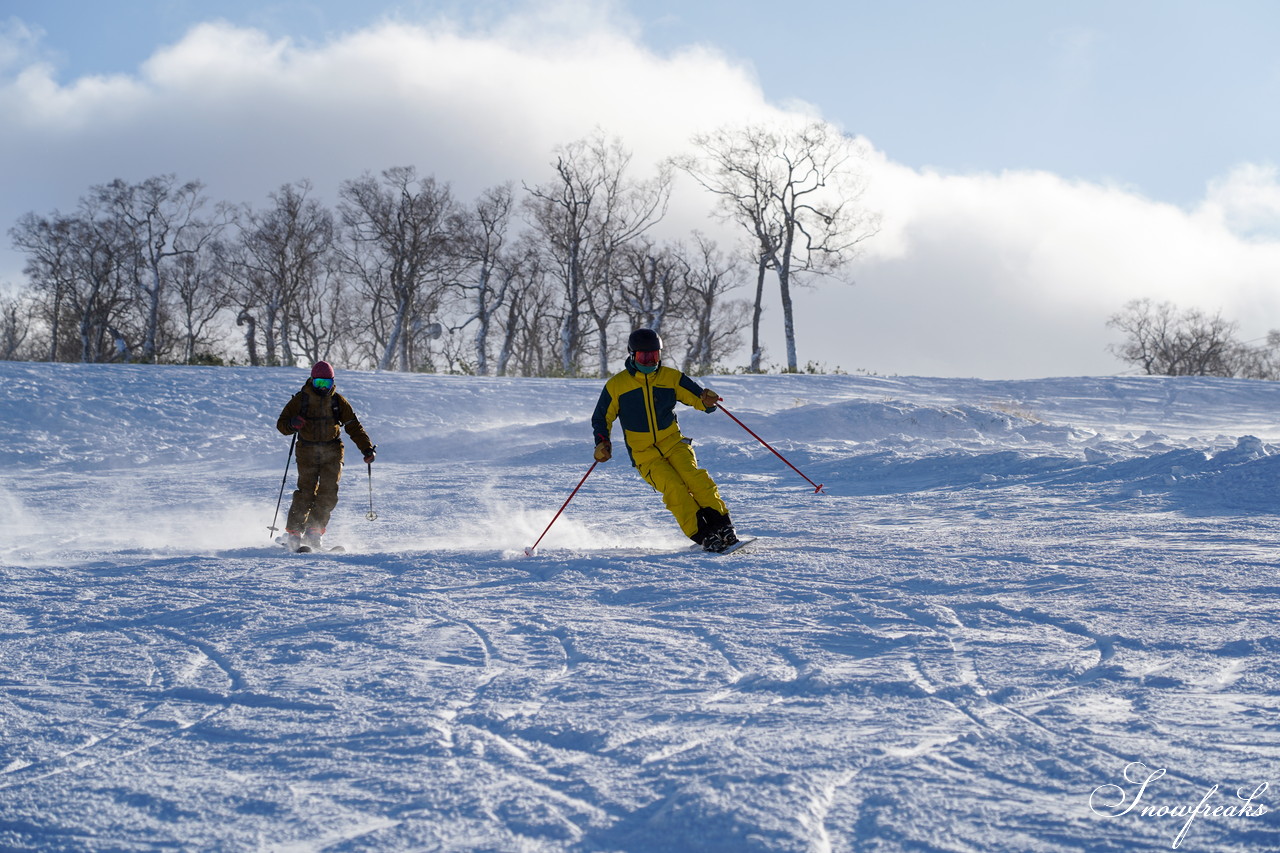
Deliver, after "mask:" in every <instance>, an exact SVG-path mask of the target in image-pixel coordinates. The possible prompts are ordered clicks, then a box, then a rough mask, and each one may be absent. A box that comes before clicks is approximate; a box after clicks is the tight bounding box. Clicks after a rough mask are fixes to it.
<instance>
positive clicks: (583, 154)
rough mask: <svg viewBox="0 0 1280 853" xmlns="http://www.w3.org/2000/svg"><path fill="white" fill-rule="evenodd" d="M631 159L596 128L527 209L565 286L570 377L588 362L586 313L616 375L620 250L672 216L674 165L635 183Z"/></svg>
mask: <svg viewBox="0 0 1280 853" xmlns="http://www.w3.org/2000/svg"><path fill="white" fill-rule="evenodd" d="M630 163H631V153H630V152H629V151H627V150H626V149H625V148H624V147H623V145H622V142H621V141H620V140H618V139H616V138H614V139H606V138H605V136H604V135H603V134H602V133H596V134H595V135H594V136H592V137H590V138H588V139H583V140H579V141H577V142H574V143H571V144H570V145H567V146H564V147H563V148H561V149H559V150H558V151H557V153H556V161H555V163H554V167H555V172H556V176H555V178H553V179H552V180H550V181H548V182H546V183H544V184H540V185H538V186H536V187H532V188H528V187H526V189H528V192H529V197H528V198H527V199H526V201H525V205H526V210H527V212H528V217H529V221H530V224H531V225H532V227H533V229H534V231H535V233H536V234H537V236H538V238H539V242H540V245H541V246H542V247H543V250H544V252H545V253H546V254H545V258H546V264H545V267H546V269H548V270H550V271H553V272H554V274H555V275H556V277H557V278H558V279H559V281H560V284H561V287H562V290H563V307H564V318H563V321H562V324H561V329H560V369H561V370H562V371H563V372H564V373H565V374H566V375H575V374H577V373H578V372H579V369H580V367H581V362H582V358H583V355H584V353H585V330H584V328H583V327H584V324H585V321H584V318H587V319H590V321H591V322H592V323H594V325H595V331H596V345H597V353H598V362H597V363H598V366H599V372H600V374H601V375H604V374H607V373H608V372H609V355H610V353H609V325H610V323H611V322H612V320H613V318H614V315H615V310H616V307H617V302H616V300H617V291H616V288H615V282H614V277H615V274H616V272H617V264H618V256H619V252H620V251H621V249H622V247H623V246H625V245H627V244H628V243H630V242H631V241H632V240H635V239H636V238H638V237H639V236H640V235H642V234H644V233H645V232H646V231H648V230H649V229H650V228H651V227H653V225H654V224H656V223H657V222H659V221H661V219H662V217H663V216H664V215H665V214H666V208H667V201H668V199H669V198H670V195H671V172H670V167H669V166H668V165H665V164H664V165H663V166H661V167H660V168H659V171H658V174H657V175H656V176H655V177H653V178H651V179H649V180H647V181H634V180H632V179H630V178H628V177H627V174H626V173H627V169H628V167H629V166H630Z"/></svg>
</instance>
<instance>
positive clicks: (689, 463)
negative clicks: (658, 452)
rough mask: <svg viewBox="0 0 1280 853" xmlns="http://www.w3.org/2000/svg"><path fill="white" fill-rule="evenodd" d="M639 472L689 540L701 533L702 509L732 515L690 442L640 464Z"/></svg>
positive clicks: (638, 461) (677, 445)
mask: <svg viewBox="0 0 1280 853" xmlns="http://www.w3.org/2000/svg"><path fill="white" fill-rule="evenodd" d="M636 470H638V471H639V472H640V476H641V477H643V478H644V479H645V482H647V483H648V484H649V485H651V486H653V487H654V488H655V489H657V490H658V492H659V493H660V494H661V495H662V502H663V503H665V504H666V505H667V509H668V510H670V511H671V514H672V515H674V516H675V517H676V522H677V523H679V525H680V529H681V530H683V531H684V535H685V536H688V537H690V538H692V537H693V535H694V534H695V533H697V532H698V518H697V516H698V510H699V509H702V508H703V507H710V508H711V509H714V510H715V511H716V512H718V513H721V514H722V515H728V514H729V508H728V507H726V506H725V503H724V501H723V500H721V499H720V490H719V489H718V488H716V484H715V481H714V480H712V479H711V475H710V474H708V473H707V472H706V470H705V469H702V468H699V467H698V460H697V457H695V456H694V455H693V448H692V447H690V446H689V440H688V439H684V440H682V441H680V442H679V443H678V444H676V446H675V447H674V448H672V450H670V451H669V452H668V453H667V454H666V455H665V456H654V457H653V458H651V459H646V460H644V461H640V460H636Z"/></svg>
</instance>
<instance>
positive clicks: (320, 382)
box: [311, 376, 333, 391]
mask: <svg viewBox="0 0 1280 853" xmlns="http://www.w3.org/2000/svg"><path fill="white" fill-rule="evenodd" d="M311 387H312V388H315V389H316V390H317V391H328V390H329V389H330V388H332V387H333V380H332V379H324V378H323V377H320V376H317V377H315V378H314V379H312V380H311Z"/></svg>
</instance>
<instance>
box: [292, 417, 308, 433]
mask: <svg viewBox="0 0 1280 853" xmlns="http://www.w3.org/2000/svg"><path fill="white" fill-rule="evenodd" d="M306 425H307V419H306V418H304V417H303V416H302V415H294V416H293V417H292V418H290V419H289V429H291V430H293V431H294V432H298V431H300V430H301V429H302V428H303V427H304V426H306Z"/></svg>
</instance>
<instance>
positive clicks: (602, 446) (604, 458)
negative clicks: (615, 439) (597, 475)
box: [595, 441, 613, 462]
mask: <svg viewBox="0 0 1280 853" xmlns="http://www.w3.org/2000/svg"><path fill="white" fill-rule="evenodd" d="M595 457H596V461H597V462H608V461H609V460H610V459H612V458H613V445H612V444H611V443H609V442H607V441H602V442H600V443H599V444H597V445H596V452H595Z"/></svg>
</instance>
